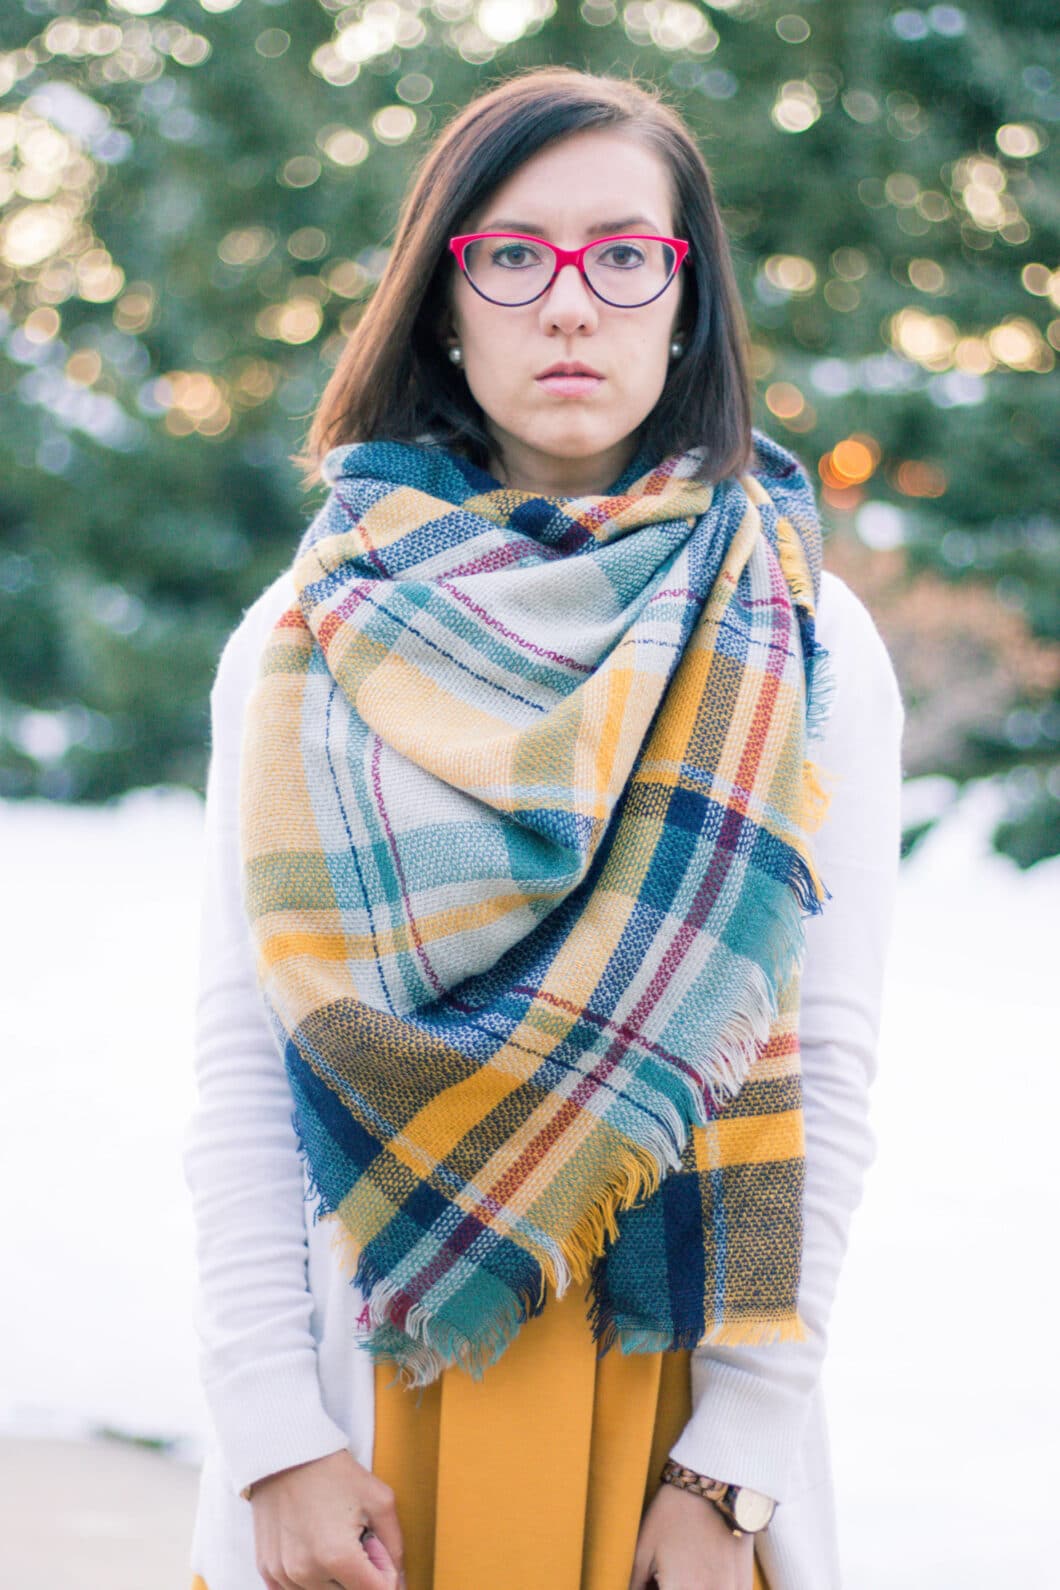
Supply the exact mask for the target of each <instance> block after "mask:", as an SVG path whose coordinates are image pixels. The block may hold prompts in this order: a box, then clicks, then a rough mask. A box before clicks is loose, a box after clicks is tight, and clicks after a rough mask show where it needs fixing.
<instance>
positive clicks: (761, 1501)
mask: <svg viewBox="0 0 1060 1590" xmlns="http://www.w3.org/2000/svg"><path fill="white" fill-rule="evenodd" d="M661 1477H662V1481H663V1484H664V1485H676V1486H677V1487H678V1488H679V1489H680V1490H683V1491H692V1492H693V1493H694V1494H695V1495H696V1496H702V1497H703V1498H704V1500H706V1501H708V1502H712V1503H713V1504H714V1506H715V1507H716V1508H717V1510H718V1512H719V1513H720V1514H721V1516H722V1517H723V1518H724V1520H725V1522H726V1523H727V1524H728V1526H729V1528H730V1529H731V1530H732V1532H733V1534H734V1535H757V1534H759V1533H760V1532H761V1531H762V1530H763V1529H765V1528H766V1527H767V1525H768V1524H769V1522H770V1520H771V1519H772V1517H773V1514H774V1513H775V1512H776V1508H777V1504H776V1502H775V1501H774V1500H773V1498H772V1497H771V1496H763V1495H762V1493H761V1491H753V1490H751V1488H750V1486H749V1485H730V1484H728V1483H727V1481H725V1480H714V1479H710V1478H709V1476H707V1475H706V1474H697V1473H696V1471H695V1469H686V1468H684V1467H683V1466H682V1464H680V1463H675V1462H674V1460H673V1458H667V1460H666V1462H665V1463H664V1464H663V1470H662V1476H661Z"/></svg>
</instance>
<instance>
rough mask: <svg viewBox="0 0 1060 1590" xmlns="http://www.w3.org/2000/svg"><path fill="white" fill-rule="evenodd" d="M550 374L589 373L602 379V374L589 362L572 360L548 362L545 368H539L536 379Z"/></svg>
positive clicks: (544, 377) (541, 378)
mask: <svg viewBox="0 0 1060 1590" xmlns="http://www.w3.org/2000/svg"><path fill="white" fill-rule="evenodd" d="M552 375H587V376H590V375H591V376H594V377H595V379H596V380H598V381H602V380H603V376H602V375H601V374H600V371H599V370H594V369H593V367H592V365H591V364H578V363H574V362H572V363H565V364H550V365H549V367H548V369H547V370H540V371H539V372H538V374H537V376H536V379H537V380H538V381H544V380H545V379H546V378H547V377H548V376H552Z"/></svg>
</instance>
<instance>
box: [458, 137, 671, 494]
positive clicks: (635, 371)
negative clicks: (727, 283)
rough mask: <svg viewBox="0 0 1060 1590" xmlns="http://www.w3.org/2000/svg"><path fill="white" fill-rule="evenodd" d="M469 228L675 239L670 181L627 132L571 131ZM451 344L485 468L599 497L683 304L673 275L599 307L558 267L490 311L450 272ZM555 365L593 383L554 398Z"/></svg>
mask: <svg viewBox="0 0 1060 1590" xmlns="http://www.w3.org/2000/svg"><path fill="white" fill-rule="evenodd" d="M462 230H463V231H467V232H495V231H511V232H524V233H530V234H532V235H533V236H535V237H541V238H544V239H545V240H546V241H547V242H550V243H556V244H558V245H559V246H560V247H565V248H577V247H580V246H581V244H583V243H588V242H591V241H592V240H593V239H594V238H598V237H608V236H610V235H612V234H613V233H621V232H642V233H650V234H653V235H656V236H661V237H672V236H673V234H674V225H673V202H672V197H671V188H670V177H669V172H668V169H667V167H666V165H665V164H664V162H663V160H662V159H661V157H660V156H658V155H657V154H655V152H654V151H653V150H651V149H649V148H648V147H647V146H646V145H645V144H643V143H641V142H639V141H638V140H637V139H635V138H633V137H631V136H630V135H629V134H628V133H623V132H619V131H616V130H614V129H612V128H599V129H597V128H594V129H591V130H589V131H585V132H578V133H572V134H571V136H570V137H568V138H565V139H563V140H562V141H561V142H560V143H557V144H554V145H552V146H551V147H549V148H547V149H543V150H541V151H540V152H539V153H538V154H536V155H534V156H533V157H532V158H531V159H530V160H528V161H527V162H526V164H525V165H523V166H521V167H520V168H519V170H518V171H516V172H515V173H514V175H512V176H511V177H509V178H508V180H507V181H506V182H503V183H502V184H501V185H500V187H499V188H497V189H496V190H495V191H494V193H493V195H492V196H491V198H490V199H489V200H488V202H487V203H486V204H485V205H483V206H482V207H481V208H480V209H479V210H478V212H477V213H475V214H473V215H471V216H469V217H468V218H467V224H466V226H464V227H463V228H462ZM453 272H454V277H455V280H454V283H453V287H452V295H451V299H450V331H449V336H448V338H447V341H448V343H450V344H452V343H453V342H456V343H458V344H459V346H460V348H461V350H462V353H463V362H462V366H461V368H462V369H463V372H464V375H465V377H466V379H467V384H468V386H469V388H470V390H471V394H472V396H473V397H474V398H475V401H476V402H477V403H478V404H479V406H480V408H481V409H482V411H483V414H484V416H485V423H486V428H487V430H488V432H489V435H490V438H491V443H492V447H491V460H490V467H491V472H492V473H494V474H496V475H497V476H498V478H499V479H502V480H504V481H506V482H507V483H508V484H510V485H513V486H517V487H520V488H522V489H525V490H530V491H542V492H545V493H548V494H551V495H559V496H568V495H569V496H578V495H582V494H585V493H590V492H594V491H602V490H603V489H604V488H605V487H606V486H607V485H609V484H610V482H611V481H612V480H613V479H615V477H616V476H617V475H618V474H620V473H621V471H622V469H623V468H624V467H625V465H626V464H627V463H628V461H629V459H630V458H631V457H632V455H633V452H634V451H635V449H636V434H635V433H636V431H637V428H638V427H639V426H640V424H641V423H642V421H643V420H644V419H646V418H647V416H648V415H649V414H650V413H651V411H652V409H653V408H654V407H655V404H656V402H657V401H658V399H659V395H660V393H661V392H662V389H663V385H664V383H665V381H666V376H667V371H668V368H669V363H670V343H671V340H672V339H673V336H674V329H675V326H676V323H677V318H678V313H679V310H680V305H681V278H682V272H681V271H680V270H679V271H678V272H677V275H676V277H675V278H674V279H673V280H672V281H671V282H670V284H669V286H668V287H667V288H666V290H665V291H664V292H663V293H662V294H661V296H660V297H658V298H656V299H655V301H654V302H653V303H649V304H645V305H643V306H642V307H640V308H636V309H623V308H617V307H614V306H612V305H611V304H606V303H604V302H603V300H602V299H600V298H597V297H596V295H595V294H594V293H593V292H592V291H591V290H590V288H589V286H588V284H587V283H586V281H585V280H584V278H583V277H582V276H581V274H580V273H579V272H578V271H577V270H576V269H575V268H574V267H573V266H567V267H565V268H564V269H563V270H561V271H560V272H559V274H558V275H557V277H556V279H555V281H554V282H553V283H552V285H551V287H550V288H549V289H548V291H547V292H545V293H544V294H543V295H542V296H541V297H540V298H537V299H535V300H534V301H533V302H532V303H529V304H523V305H520V306H518V307H515V308H509V307H505V306H503V305H500V304H494V303H490V302H489V301H488V300H487V299H485V298H483V297H482V296H481V295H480V294H479V293H477V292H476V291H475V290H474V288H473V287H472V286H471V284H470V283H469V282H468V280H467V278H466V277H465V276H464V275H463V273H462V272H461V271H459V270H458V268H457V266H456V262H455V260H454V262H453ZM561 362H572V363H573V362H577V363H580V364H585V365H588V366H590V367H591V368H592V369H593V370H594V371H597V372H598V373H599V378H598V379H597V380H594V381H593V382H592V384H591V388H590V390H587V391H584V392H577V393H573V394H571V393H569V392H564V391H563V390H561V389H560V388H558V387H557V385H556V383H555V382H553V384H552V385H551V386H550V385H549V384H548V383H547V382H543V381H542V379H541V374H542V372H543V371H545V370H547V369H549V367H550V366H552V365H554V364H557V363H561Z"/></svg>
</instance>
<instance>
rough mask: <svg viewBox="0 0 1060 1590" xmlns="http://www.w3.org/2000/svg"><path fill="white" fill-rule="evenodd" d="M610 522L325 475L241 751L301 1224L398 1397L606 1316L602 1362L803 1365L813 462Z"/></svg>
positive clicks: (340, 457) (477, 491)
mask: <svg viewBox="0 0 1060 1590" xmlns="http://www.w3.org/2000/svg"><path fill="white" fill-rule="evenodd" d="M754 439H755V443H756V459H755V466H754V468H753V470H752V471H751V472H749V473H747V474H744V475H740V476H739V477H731V478H728V479H725V480H723V481H721V482H718V483H716V484H713V485H711V484H704V483H703V482H701V481H697V480H695V479H694V478H693V472H694V470H695V468H696V466H697V464H699V463H700V461H701V456H702V455H701V454H700V453H699V452H698V451H697V450H692V451H691V452H689V453H686V454H683V455H674V456H671V457H668V458H666V459H664V460H663V461H662V462H661V463H660V462H656V463H655V464H654V465H652V463H651V462H650V461H646V460H645V459H644V458H642V457H638V458H636V459H634V460H633V462H632V463H631V464H630V466H629V467H628V468H627V470H626V471H625V473H624V474H623V475H622V476H621V477H620V478H619V480H617V481H616V482H615V483H614V485H613V486H612V487H610V488H609V490H608V491H607V493H605V494H600V495H590V496H584V497H580V498H567V497H542V496H536V495H534V494H533V493H531V492H527V491H521V490H515V489H510V488H507V487H503V486H501V485H500V484H499V483H498V482H497V481H496V480H495V479H494V478H493V477H492V476H491V475H489V474H486V473H484V472H483V471H481V470H479V469H478V468H476V467H475V466H474V465H472V464H471V463H469V462H467V461H465V460H462V459H460V458H458V457H457V456H455V455H454V454H452V453H450V452H448V451H446V450H445V449H444V448H442V447H440V446H437V445H435V444H433V442H432V441H431V439H430V438H421V439H420V441H419V442H417V443H415V444H405V443H397V442H370V443H359V444H354V443H351V444H346V445H343V446H340V447H336V448H333V449H332V450H331V452H330V453H328V454H327V455H326V458H325V460H324V465H323V469H324V475H325V479H326V481H327V482H328V484H329V486H330V494H329V496H328V498H327V501H326V502H325V503H324V505H323V506H322V507H321V508H320V510H319V512H318V513H317V514H316V516H315V517H314V519H313V520H312V522H311V523H310V525H309V527H308V529H307V530H306V531H305V533H304V535H303V536H302V539H301V542H300V544H299V546H298V550H297V553H296V555H295V559H294V565H293V581H294V587H295V590H296V592H297V602H296V603H294V604H293V605H291V606H290V607H289V608H288V610H287V611H286V612H284V613H283V615H282V616H281V618H280V619H279V621H278V622H277V623H276V625H275V627H274V628H273V629H272V631H271V633H270V634H269V636H268V641H267V644H266V645H265V647H264V652H263V655H262V657H261V661H260V668H259V671H258V674H257V677H256V680H255V683H254V687H253V690H252V694H251V697H250V701H249V704H248V708H247V715H246V720H245V725H244V740H243V762H242V782H241V809H240V846H241V858H242V867H243V872H242V876H243V895H244V902H245V907H246V912H247V917H248V921H249V925H250V930H251V935H252V940H253V943H254V949H255V955H256V963H257V974H258V978H259V981H260V984H261V988H262V992H263V996H264V999H265V1005H266V1009H267V1011H268V1014H269V1018H270V1022H271V1025H272V1027H273V1030H274V1032H275V1035H276V1039H277V1042H278V1044H279V1046H280V1049H281V1051H282V1054H283V1059H284V1064H285V1070H286V1075H287V1078H288V1080H289V1083H290V1088H291V1094H292V1098H293V1101H294V1110H293V1114H292V1125H293V1128H294V1131H295V1133H296V1135H297V1140H298V1147H299V1152H300V1154H301V1156H302V1160H303V1165H304V1169H305V1171H306V1172H307V1177H308V1190H307V1192H306V1197H307V1200H309V1199H313V1200H315V1212H314V1219H315V1220H316V1219H320V1218H321V1217H324V1218H327V1219H328V1220H329V1221H331V1222H333V1223H334V1226H335V1236H336V1240H337V1242H338V1244H339V1248H340V1258H341V1261H342V1263H343V1264H344V1266H345V1268H346V1273H347V1274H348V1276H349V1277H351V1278H352V1280H353V1281H354V1283H355V1284H356V1286H357V1287H358V1289H359V1290H360V1292H361V1294H362V1298H363V1304H364V1306H363V1308H362V1311H361V1314H360V1317H359V1320H358V1323H357V1327H356V1328H357V1336H358V1340H359V1342H360V1343H361V1345H362V1346H364V1347H365V1348H366V1349H367V1350H368V1351H369V1352H370V1353H371V1354H372V1355H373V1356H374V1357H377V1358H386V1359H389V1360H392V1361H393V1362H394V1363H396V1364H397V1365H398V1366H399V1367H400V1372H401V1373H402V1375H403V1377H404V1379H405V1380H406V1382H407V1383H408V1384H410V1385H422V1384H427V1383H429V1382H430V1381H432V1380H434V1379H435V1378H436V1377H437V1376H438V1375H439V1374H440V1373H441V1371H442V1369H443V1368H444V1367H445V1366H446V1365H450V1364H455V1365H459V1366H461V1367H462V1368H463V1369H464V1370H465V1371H467V1372H468V1373H470V1374H472V1375H473V1376H475V1378H479V1377H480V1376H481V1375H482V1374H483V1372H484V1371H485V1369H486V1367H487V1366H488V1365H489V1364H490V1363H492V1362H494V1361H495V1360H496V1359H497V1358H498V1357H499V1356H500V1354H501V1353H502V1352H503V1351H504V1350H505V1348H506V1347H507V1346H508V1344H509V1343H510V1342H511V1341H512V1340H513V1338H514V1336H515V1334H516V1332H517V1331H518V1329H519V1327H520V1325H521V1324H522V1323H523V1322H524V1321H525V1320H527V1319H528V1318H530V1317H531V1316H533V1315H535V1314H538V1313H540V1312H541V1310H542V1309H543V1308H544V1306H545V1303H546V1296H547V1292H546V1283H547V1284H548V1285H551V1286H552V1287H553V1288H554V1289H555V1290H556V1293H557V1295H562V1293H563V1292H564V1291H565V1289H566V1288H567V1286H568V1285H569V1284H570V1283H571V1282H572V1281H584V1280H586V1279H588V1281H589V1283H590V1285H589V1288H588V1305H587V1306H588V1318H589V1322H590V1326H591V1329H592V1334H593V1339H594V1341H596V1342H597V1344H598V1348H599V1355H600V1356H602V1355H603V1353H604V1352H606V1351H607V1350H608V1349H609V1348H610V1347H612V1346H613V1345H615V1344H618V1345H619V1346H620V1348H621V1350H622V1351H623V1352H651V1351H655V1350H658V1349H664V1350H676V1349H680V1348H690V1347H694V1346H696V1345H697V1344H701V1343H722V1344H735V1343H766V1342H773V1341H784V1340H801V1339H803V1338H804V1337H805V1334H806V1332H805V1326H804V1323H803V1321H802V1320H801V1318H800V1317H799V1314H798V1308H797V1293H798V1281H799V1269H800V1253H801V1243H802V1214H801V1202H802V1188H803V1170H804V1162H803V1153H804V1138H803V1118H802V1096H801V1091H800V1067H799V1040H798V1010H799V973H800V967H801V962H802V953H803V918H804V916H805V915H806V914H810V913H815V912H818V911H820V910H821V909H822V906H823V902H824V901H825V900H826V899H827V898H828V897H829V896H828V890H827V888H826V887H825V885H824V884H823V882H822V881H821V879H820V878H819V877H818V875H817V872H816V870H815V866H814V861H813V855H812V849H811V842H810V836H811V834H812V833H813V832H814V831H815V830H816V828H817V826H818V824H819V823H820V821H821V819H822V818H823V816H824V814H825V811H826V809H827V805H828V800H829V796H828V794H827V793H826V792H825V790H824V788H823V787H822V785H821V782H820V780H819V779H818V777H817V771H818V770H817V769H816V768H815V766H814V764H813V763H812V762H810V761H809V760H807V758H806V741H807V738H808V737H812V736H813V735H815V734H817V733H818V731H819V729H820V726H821V722H822V720H823V717H824V710H823V709H825V702H826V697H827V695H828V693H829V687H827V686H826V684H825V677H826V676H825V669H824V668H823V667H822V666H821V664H822V662H823V661H824V660H825V659H827V655H828V654H827V653H826V652H825V651H824V650H823V648H822V647H821V646H820V644H819V643H818V642H817V641H816V639H815V633H814V628H815V626H814V613H815V603H816V597H817V595H818V592H819V583H820V568H821V535H820V528H819V523H818V518H817V512H816V507H815V503H814V496H813V491H812V487H811V485H810V482H809V480H808V478H807V476H806V474H805V472H804V471H803V469H802V467H801V465H800V464H799V463H798V461H797V460H796V458H795V457H794V456H793V455H792V454H791V453H789V452H787V451H786V450H785V449H784V448H783V447H781V446H780V445H779V444H778V443H776V442H774V441H773V440H771V439H770V438H769V437H767V436H766V435H764V434H763V433H761V432H759V431H755V432H754Z"/></svg>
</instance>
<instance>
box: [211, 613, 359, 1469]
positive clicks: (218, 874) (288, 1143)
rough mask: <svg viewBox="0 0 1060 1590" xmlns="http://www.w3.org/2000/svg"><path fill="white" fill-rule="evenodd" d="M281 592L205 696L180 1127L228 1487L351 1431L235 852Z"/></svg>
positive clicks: (232, 644) (238, 638) (251, 618)
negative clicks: (190, 1092) (191, 996)
mask: <svg viewBox="0 0 1060 1590" xmlns="http://www.w3.org/2000/svg"><path fill="white" fill-rule="evenodd" d="M284 597H285V591H284V590H281V589H280V588H279V582H276V584H274V585H272V586H270V587H269V588H268V589H267V590H266V591H265V592H264V593H263V594H262V596H260V597H259V598H258V600H257V602H255V603H254V604H253V606H252V607H250V608H249V609H248V610H247V612H246V614H245V615H244V617H243V619H242V622H241V623H240V624H239V626H238V627H237V628H236V630H235V631H234V632H233V633H232V635H231V636H230V638H229V640H228V643H227V644H226V646H225V649H224V651H223V653H222V655H221V659H220V663H219V665H218V669H217V674H216V677H215V681H214V685H213V689H212V692H211V696H210V713H211V751H210V764H209V773H208V778H207V789H206V813H205V824H204V854H203V885H202V897H201V903H202V916H201V929H200V966H199V980H198V999H197V1005H196V1015H195V1078H196V1095H197V1097H196V1104H195V1107H194V1109H193V1111H192V1113H191V1115H190V1117H189V1119H188V1121H187V1123H186V1126H185V1131H184V1140H183V1167H184V1178H185V1183H186V1185H187V1187H188V1189H189V1192H190V1193H191V1202H192V1212H193V1222H194V1229H195V1244H196V1259H197V1278H198V1279H197V1290H196V1297H195V1307H194V1321H195V1329H196V1334H197V1337H198V1342H199V1373H200V1379H201V1382H202V1386H203V1391H204V1394H205V1398H206V1402H207V1406H208V1408H209V1411H210V1415H211V1420H212V1423H213V1426H214V1430H215V1432H216V1436H217V1441H218V1445H219V1447H220V1451H221V1455H222V1458H223V1460H224V1463H225V1466H226V1468H227V1469H228V1471H229V1474H230V1476H231V1478H232V1482H233V1485H234V1488H235V1490H236V1491H237V1492H240V1493H242V1492H243V1490H244V1489H245V1487H247V1486H248V1485H250V1483H251V1482H252V1481H254V1480H257V1479H261V1478H263V1477H264V1476H265V1475H266V1474H273V1473H276V1472H277V1471H278V1470H279V1469H283V1468H289V1467H291V1466H292V1465H294V1464H296V1463H305V1462H308V1461H310V1460H311V1459H313V1458H317V1457H324V1456H325V1455H326V1454H327V1453H329V1452H334V1451H338V1450H339V1449H340V1448H342V1447H345V1446H346V1445H347V1437H346V1434H345V1432H344V1431H343V1430H342V1429H341V1428H340V1426H339V1425H337V1424H336V1423H335V1422H334V1421H333V1420H332V1419H331V1417H330V1416H329V1414H328V1413H327V1411H326V1409H325V1407H324V1403H323V1400H322V1397H321V1389H320V1383H319V1379H318V1372H317V1353H316V1339H315V1337H314V1335H313V1332H312V1326H311V1313H312V1307H313V1300H312V1297H311V1294H310V1292H309V1289H308V1286H307V1272H306V1263H307V1243H306V1230H305V1209H304V1201H303V1187H304V1183H303V1173H302V1164H301V1159H300V1157H299V1153H298V1145H297V1139H296V1136H295V1133H294V1128H293V1127H292V1125H291V1120H290V1116H291V1112H292V1109H293V1104H292V1100H291V1093H290V1088H289V1085H288V1082H287V1077H286V1073H285V1070H284V1066H283V1060H282V1056H281V1055H280V1052H279V1049H278V1046H277V1043H276V1040H275V1038H274V1036H273V1033H272V1028H271V1026H270V1024H269V1020H268V1015H267V1013H266V1010H265V1006H264V1002H263V1000H262V997H261V994H260V991H259V988H258V984H257V980H256V974H255V966H254V954H253V944H252V941H251V937H250V929H249V925H248V923H247V921H246V916H245V912H244V909H243V903H242V889H241V878H240V864H239V834H238V803H239V761H240V747H241V739H242V727H243V718H244V712H245V708H246V703H247V699H248V697H249V694H250V689H251V686H252V684H253V680H254V674H255V669H256V662H257V658H258V656H259V654H260V648H261V645H262V643H263V641H264V638H265V635H266V633H267V630H268V628H269V627H271V624H272V622H274V621H275V618H276V617H277V616H278V615H279V613H280V612H281V611H282V609H283V607H284V605H285V601H284Z"/></svg>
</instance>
